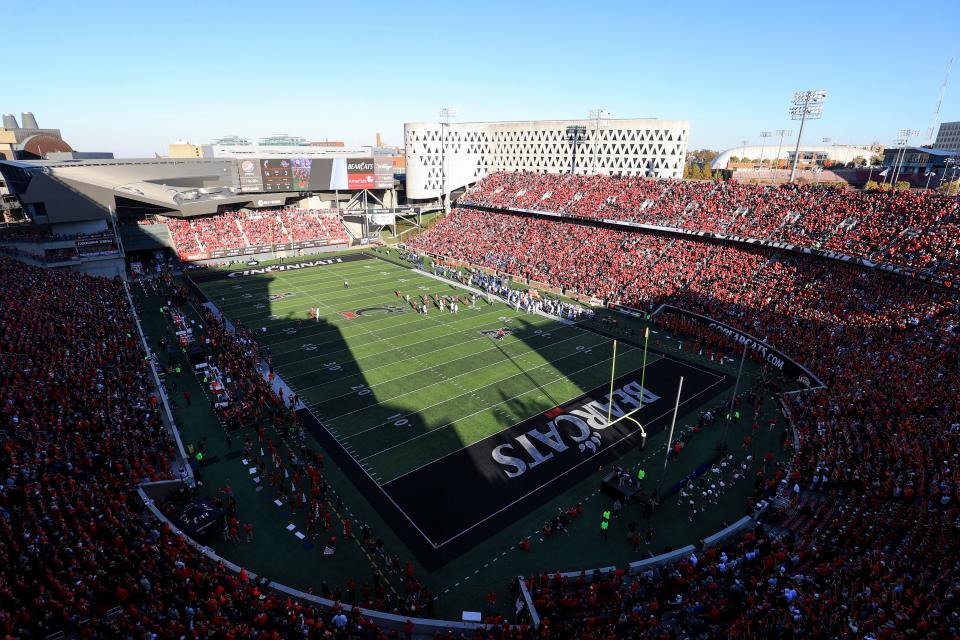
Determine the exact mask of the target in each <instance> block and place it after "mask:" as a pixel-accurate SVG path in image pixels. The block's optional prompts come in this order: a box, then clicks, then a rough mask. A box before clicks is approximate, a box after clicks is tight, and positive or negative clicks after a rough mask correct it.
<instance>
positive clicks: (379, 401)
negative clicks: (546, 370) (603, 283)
mask: <svg viewBox="0 0 960 640" xmlns="http://www.w3.org/2000/svg"><path fill="white" fill-rule="evenodd" d="M579 337H580V336H571V337H569V338H566V339H564V340H560V341H559V342H553V343H552V344H550V345H549V346H550V347H551V348H552V347H554V346H556V345H559V344H562V343H564V342H568V341H570V340H575V339H577V338H579ZM460 344H461V345H462V344H464V343H460ZM524 345H526V343H524ZM454 346H458V345H454ZM496 349H497V348H496V347H492V348H490V349H484V350H483V351H477V352H475V353H471V354H468V355H465V356H463V357H461V358H456V359H455V360H448V361H447V362H444V363H443V364H442V365H427V364H421V369H419V370H417V371H412V372H409V373H405V374H403V375H402V376H397V377H395V378H390V379H389V380H384V381H382V382H377V383H374V384H368V385H366V388H367V389H375V388H377V387H380V386H383V385H385V384H387V383H390V382H396V381H397V380H403V379H404V378H409V377H411V376H420V375H423V373H424V371H425V370H427V369H433V368H435V367H438V366H443V365H448V364H451V363H453V362H458V361H460V360H466V359H467V358H473V357H475V356H477V355H479V354H481V353H489V352H491V351H495V350H496ZM540 353H541V352H540V351H537V350H536V349H533V348H531V349H530V350H529V351H528V352H526V353H522V354H519V353H518V354H515V355H514V356H512V357H514V358H516V360H517V361H519V360H521V359H523V358H526V357H527V356H530V355H533V354H540ZM431 355H432V354H431ZM570 355H576V354H570ZM407 360H419V357H418V356H414V357H410V358H407ZM504 362H506V360H504V359H502V358H501V359H499V360H497V361H496V362H491V363H490V364H486V365H484V366H482V367H478V368H476V369H471V370H469V371H465V372H464V373H460V374H457V375H455V376H452V377H446V378H443V377H442V376H441V380H439V381H438V382H434V383H431V384H428V385H426V386H424V387H417V388H416V389H411V390H409V391H406V392H404V393H401V394H400V395H397V396H393V397H390V398H376V400H377V404H385V403H388V402H390V401H392V400H395V399H397V398H400V397H402V396H405V395H409V394H411V393H416V392H417V391H423V390H425V389H429V388H430V387H434V386H436V385H438V384H443V383H445V382H450V381H451V380H456V379H457V378H461V377H463V376H466V375H470V374H473V373H476V372H478V371H482V370H483V369H487V368H489V367H493V366H498V365H502V364H503V363H504ZM550 362H554V361H553V360H551V361H548V362H546V363H544V364H549V363H550ZM394 364H400V363H394ZM541 366H543V365H541ZM531 371H532V369H531ZM364 373H365V372H364ZM514 375H518V374H514ZM347 377H350V376H344V377H343V378H340V379H339V380H335V381H333V382H342V381H343V380H344V379H345V378H347ZM510 377H513V376H510ZM324 384H329V383H324ZM453 384H454V386H456V387H458V388H459V389H461V390H462V391H463V392H464V393H471V392H470V391H468V390H467V389H465V388H464V387H463V385H460V384H457V383H453ZM313 386H317V385H313ZM310 388H312V387H303V390H306V389H310ZM300 391H301V390H300V389H298V390H297V392H298V393H300ZM356 395H357V394H356V392H355V391H348V392H347V393H342V394H340V395H339V396H328V397H326V398H324V399H323V400H321V401H319V402H317V403H315V404H314V405H313V406H322V405H324V404H326V403H328V402H332V401H334V400H339V399H340V398H347V397H351V396H356ZM369 408H370V407H369V406H368V407H363V408H362V409H357V411H363V410H365V409H369ZM342 415H348V414H342ZM342 415H338V416H332V417H331V418H330V420H337V419H339V418H341V417H342ZM353 435H356V434H353ZM347 437H348V438H349V437H350V436H347Z"/></svg>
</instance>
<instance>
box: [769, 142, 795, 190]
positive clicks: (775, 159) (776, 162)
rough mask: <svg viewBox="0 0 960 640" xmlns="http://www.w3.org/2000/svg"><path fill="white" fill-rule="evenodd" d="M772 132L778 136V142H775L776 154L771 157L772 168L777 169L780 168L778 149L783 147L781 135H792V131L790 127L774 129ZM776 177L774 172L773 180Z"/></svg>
mask: <svg viewBox="0 0 960 640" xmlns="http://www.w3.org/2000/svg"><path fill="white" fill-rule="evenodd" d="M774 133H776V134H777V135H778V136H780V142H779V144H777V155H776V157H774V159H773V166H774V170H775V171H779V170H780V150H781V149H783V137H784V136H792V135H793V131H791V130H790V129H777V130H776V131H774ZM776 177H777V174H775V173H774V174H773V178H774V182H776Z"/></svg>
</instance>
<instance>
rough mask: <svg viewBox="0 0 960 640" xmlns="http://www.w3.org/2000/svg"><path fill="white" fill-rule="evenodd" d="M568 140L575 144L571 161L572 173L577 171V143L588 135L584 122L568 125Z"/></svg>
mask: <svg viewBox="0 0 960 640" xmlns="http://www.w3.org/2000/svg"><path fill="white" fill-rule="evenodd" d="M566 135H567V142H569V143H570V144H572V145H573V158H572V161H571V163H570V175H573V174H574V173H576V171H577V145H578V144H580V143H581V142H583V141H584V139H585V138H586V137H587V128H586V127H585V126H583V125H582V124H572V125H570V126H569V127H567V132H566Z"/></svg>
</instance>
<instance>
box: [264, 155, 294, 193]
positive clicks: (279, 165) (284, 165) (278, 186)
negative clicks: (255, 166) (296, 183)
mask: <svg viewBox="0 0 960 640" xmlns="http://www.w3.org/2000/svg"><path fill="white" fill-rule="evenodd" d="M291 164H292V163H291V161H290V160H287V159H285V158H282V159H279V160H261V161H260V169H261V173H262V174H263V190H264V191H290V189H291V187H292V184H293V180H292V178H293V170H292V166H291Z"/></svg>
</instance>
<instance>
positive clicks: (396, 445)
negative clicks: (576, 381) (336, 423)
mask: <svg viewBox="0 0 960 640" xmlns="http://www.w3.org/2000/svg"><path fill="white" fill-rule="evenodd" d="M608 359H609V358H606V359H604V360H601V361H600V362H595V363H593V364H591V365H589V366H586V367H583V368H582V369H577V370H576V371H573V372H571V373H569V374H562V373H561V374H559V375H558V376H557V377H556V378H555V379H553V380H551V381H550V382H548V383H546V384H547V385H551V384H553V383H555V382H559V381H560V380H563V379H566V380H570V378H571V377H572V376H574V375H576V374H578V373H580V372H581V371H586V370H587V369H591V368H593V367H595V366H597V365H600V364H606V360H608ZM656 362H659V360H655V361H654V362H653V363H650V364H648V365H647V366H651V365H652V364H655V363H656ZM635 371H637V369H631V370H630V371H629V372H628V373H626V374H624V375H629V374H631V373H634V372H635ZM511 377H513V376H511ZM503 381H504V380H499V381H498V382H503ZM571 382H572V381H571ZM491 384H497V382H494V383H491ZM489 386H491V385H490V384H488V385H484V386H483V387H479V389H484V388H486V387H489ZM540 386H544V385H540ZM540 386H536V387H534V388H533V389H527V390H526V391H524V392H523V393H518V394H517V395H515V396H512V397H510V398H506V399H504V400H501V401H500V402H497V403H495V404H491V405H489V406H487V407H484V408H483V409H479V410H477V411H474V412H473V413H469V414H467V415H465V416H460V417H459V418H457V419H456V420H455V421H453V422H448V423H446V424H443V425H440V426H439V427H436V428H435V429H431V430H430V431H425V432H423V433H421V434H419V435H416V436H413V437H412V438H407V439H406V440H404V441H403V442H398V443H397V444H395V445H391V446H389V447H387V448H386V449H381V450H380V451H377V452H375V453H372V454H370V455H368V456H365V457H363V458H360V462H363V461H365V460H369V459H370V458H374V457H376V456H379V455H380V454H383V453H386V452H387V451H392V450H393V449H396V448H397V447H402V446H405V445H407V444H409V443H411V442H413V441H414V440H419V439H420V438H423V437H426V436H429V435H433V434H434V433H439V432H440V431H441V430H443V429H446V428H447V427H450V426H453V425H455V424H457V423H458V422H462V421H463V420H466V419H467V418H471V417H473V416H475V415H477V414H479V413H483V412H484V411H489V410H490V409H493V408H495V407H499V406H500V405H502V404H505V403H507V402H510V401H511V400H516V399H517V398H522V397H523V396H525V395H527V394H528V393H533V392H535V391H540ZM463 395H466V394H463ZM580 395H584V394H582V393H581V394H580ZM459 397H460V396H454V398H459ZM578 397H580V396H579V395H578V396H574V398H578ZM452 399H453V398H447V400H452ZM572 399H573V398H568V399H567V400H566V401H564V402H569V401H570V400H572ZM447 400H444V401H443V402H438V403H436V404H433V405H430V407H427V408H426V409H429V408H431V407H435V406H437V405H439V404H443V403H444V402H447ZM557 406H559V405H557ZM426 409H423V411H425V410H426ZM414 413H419V412H416V411H415V412H413V413H410V414H407V415H413V414H414ZM537 413H542V411H538V412H537ZM534 415H536V414H530V415H529V416H527V417H526V418H524V419H523V420H527V419H529V418H531V417H533V416H534ZM523 420H519V421H517V422H514V423H512V424H510V425H508V426H506V427H504V428H503V429H501V430H500V431H496V432H494V433H491V434H487V435H485V436H484V437H483V438H489V437H490V436H493V435H497V434H498V433H502V432H503V431H505V430H507V429H512V428H513V427H515V426H516V425H518V424H520V423H521V422H523ZM388 424H393V423H388ZM378 426H383V425H378ZM483 438H481V439H483ZM476 442H477V441H475V442H471V443H470V444H468V445H464V446H463V447H460V448H461V449H465V448H466V447H469V446H471V445H473V444H475V443H476ZM457 451H459V449H458V450H457ZM450 453H454V452H452V451H451V452H450ZM450 453H446V454H444V455H443V456H441V458H445V457H447V456H448V455H450ZM439 459H440V458H435V459H434V460H432V461H431V462H435V461H436V460H439ZM428 464H429V463H428ZM418 468H419V467H418ZM407 473H409V472H407ZM404 475H406V473H405V474H404ZM397 477H400V476H397ZM393 480H396V478H393V479H391V480H390V482H393ZM388 484H389V483H388Z"/></svg>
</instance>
